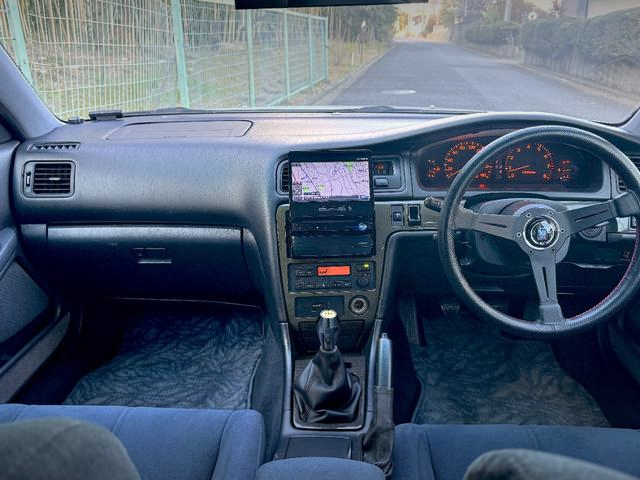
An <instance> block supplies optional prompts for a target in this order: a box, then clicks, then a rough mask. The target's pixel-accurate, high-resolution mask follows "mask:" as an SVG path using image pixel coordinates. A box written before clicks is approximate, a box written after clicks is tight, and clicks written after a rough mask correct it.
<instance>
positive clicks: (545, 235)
mask: <svg viewBox="0 0 640 480" xmlns="http://www.w3.org/2000/svg"><path fill="white" fill-rule="evenodd" d="M559 232H560V227H559V226H558V223H557V222H556V221H555V220H554V219H553V218H552V217H550V216H548V215H540V216H537V217H534V218H532V219H531V220H529V221H528V222H527V224H526V225H525V227H524V240H525V242H526V243H527V245H529V246H530V247H531V248H535V249H537V250H544V249H545V248H550V247H552V246H553V245H555V243H556V242H557V241H558V233H559Z"/></svg>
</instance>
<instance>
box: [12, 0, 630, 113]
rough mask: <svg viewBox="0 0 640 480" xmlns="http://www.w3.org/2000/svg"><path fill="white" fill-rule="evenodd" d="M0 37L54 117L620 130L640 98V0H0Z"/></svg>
mask: <svg viewBox="0 0 640 480" xmlns="http://www.w3.org/2000/svg"><path fill="white" fill-rule="evenodd" d="M0 43H1V44H2V45H3V46H4V47H5V49H6V50H7V52H8V53H9V55H10V56H11V57H12V58H13V59H14V60H15V62H16V64H17V65H18V66H19V68H20V69H21V70H22V72H23V73H24V75H25V77H26V78H27V79H28V80H29V82H31V84H32V85H33V86H34V88H35V89H36V91H37V92H38V93H39V94H40V95H41V97H42V98H43V100H44V101H45V103H46V104H47V105H49V107H50V108H51V110H52V111H53V112H54V113H55V114H56V115H58V116H59V117H60V118H62V119H67V118H70V117H73V116H80V117H87V116H88V113H89V112H90V111H97V110H109V109H117V110H121V111H123V112H141V111H152V110H157V109H173V108H176V107H180V108H183V109H187V108H189V109H206V110H209V109H240V108H246V109H252V108H263V107H274V108H276V107H277V108H293V107H294V106H305V107H310V108H316V107H324V106H339V107H369V106H376V107H381V106H394V107H402V108H404V109H413V108H418V109H430V110H433V109H443V110H453V109H456V110H457V109H460V110H481V111H514V110H518V111H537V112H550V113H559V114H566V115H572V116H577V117H581V118H586V119H591V120H599V121H605V122H612V123H615V122H621V121H623V120H625V119H626V118H628V116H629V115H630V114H631V113H632V112H633V111H634V110H635V108H636V106H637V105H638V103H639V102H640V0H589V1H586V0H531V1H524V0H431V1H430V2H429V3H426V4H410V5H406V4H405V5H400V6H389V5H385V6H364V7H330V8H309V9H295V10H257V11H241V10H236V9H235V8H234V7H233V3H232V2H230V1H229V0H207V1H203V0H91V1H88V0H0ZM378 110H381V111H384V109H378ZM168 113H170V111H169V112H168Z"/></svg>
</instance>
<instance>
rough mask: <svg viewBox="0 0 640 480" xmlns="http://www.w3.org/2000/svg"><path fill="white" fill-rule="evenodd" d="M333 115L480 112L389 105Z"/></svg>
mask: <svg viewBox="0 0 640 480" xmlns="http://www.w3.org/2000/svg"><path fill="white" fill-rule="evenodd" d="M333 112H335V113H460V114H462V113H481V112H482V110H462V109H457V108H437V107H436V106H434V105H431V106H429V107H427V108H423V107H392V106H389V105H372V106H365V107H345V108H338V109H335V110H333Z"/></svg>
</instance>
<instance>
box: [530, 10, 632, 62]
mask: <svg viewBox="0 0 640 480" xmlns="http://www.w3.org/2000/svg"><path fill="white" fill-rule="evenodd" d="M520 42H521V44H522V46H523V47H524V49H525V50H526V51H530V52H534V53H537V54H540V55H547V56H551V57H554V58H557V57H561V56H563V55H565V54H567V53H571V52H572V49H574V48H575V49H577V50H578V52H579V53H580V54H581V55H583V56H584V57H586V58H588V59H589V60H591V61H593V62H596V63H605V62H608V61H611V60H617V59H620V58H626V59H628V60H629V61H632V62H640V8H632V9H629V10H620V11H617V12H613V13H609V14H607V15H601V16H598V17H594V18H590V19H588V20H584V19H577V18H558V19H547V20H536V21H534V22H528V23H525V24H524V25H523V26H522V28H521V30H520ZM560 47H562V48H560Z"/></svg>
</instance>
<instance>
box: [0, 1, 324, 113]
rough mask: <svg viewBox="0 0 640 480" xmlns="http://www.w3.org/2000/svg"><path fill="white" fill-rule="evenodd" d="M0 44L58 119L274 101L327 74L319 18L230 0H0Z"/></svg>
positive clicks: (283, 100)
mask: <svg viewBox="0 0 640 480" xmlns="http://www.w3.org/2000/svg"><path fill="white" fill-rule="evenodd" d="M0 43H1V44H2V45H3V46H4V47H5V48H6V49H7V51H8V52H9V54H10V55H11V56H12V57H13V58H14V60H15V61H16V64H17V65H18V66H19V68H20V70H21V71H22V72H23V74H24V75H25V77H26V78H27V79H28V80H29V81H30V82H31V83H32V85H34V87H35V89H36V90H37V91H38V92H39V93H40V95H41V96H42V97H43V99H44V101H45V102H46V103H47V104H48V105H49V106H50V107H51V109H52V110H53V111H54V113H56V114H57V115H58V116H60V117H61V118H67V117H70V116H75V115H80V116H86V114H87V112H89V111H91V110H102V109H111V108H119V109H122V110H124V111H135V110H152V109H155V108H162V107H167V106H183V107H190V108H242V107H249V108H251V107H259V106H269V105H276V104H281V103H286V102H287V101H288V100H289V99H291V98H292V97H294V96H295V95H297V94H298V93H300V92H302V91H304V90H306V89H309V88H311V87H313V86H314V85H315V84H317V83H318V82H321V81H323V80H327V79H328V78H329V71H328V70H329V59H328V52H329V50H328V21H327V18H326V17H319V16H314V15H307V14H302V13H298V12H295V11H287V10H257V11H250V10H246V11H238V10H235V9H234V7H233V2H231V1H229V0H215V1H212V0H209V1H205V0H99V1H98V0H96V1H93V0H92V1H86V0H0Z"/></svg>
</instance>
